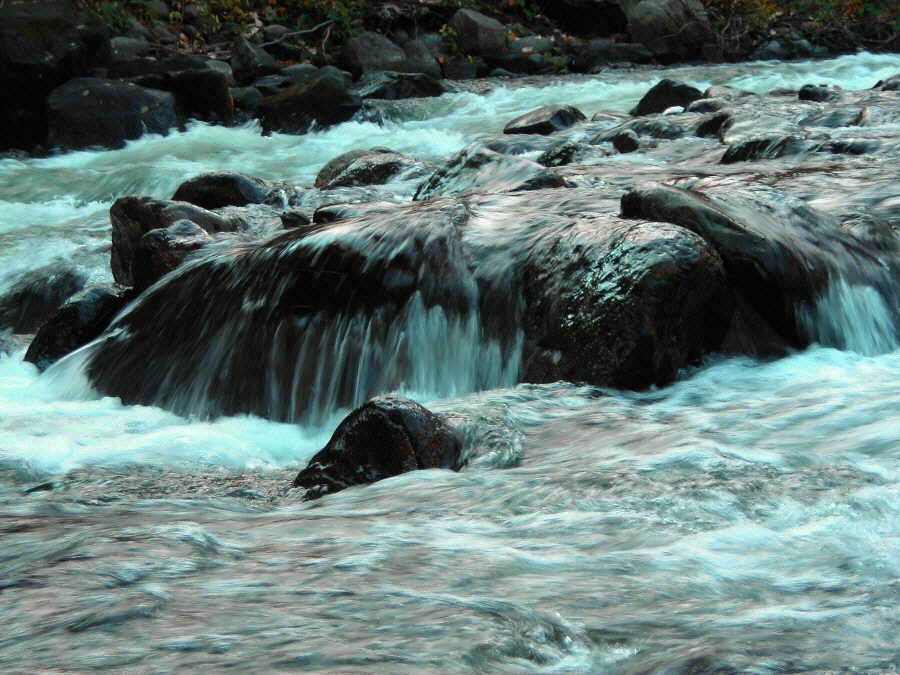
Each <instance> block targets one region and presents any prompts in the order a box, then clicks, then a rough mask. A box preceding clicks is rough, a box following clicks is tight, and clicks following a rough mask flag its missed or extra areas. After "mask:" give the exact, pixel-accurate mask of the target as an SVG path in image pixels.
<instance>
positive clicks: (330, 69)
mask: <svg viewBox="0 0 900 675" xmlns="http://www.w3.org/2000/svg"><path fill="white" fill-rule="evenodd" d="M312 79H316V80H328V81H330V82H332V83H333V84H334V85H335V86H337V87H341V88H342V89H349V88H350V87H352V86H353V75H351V74H350V73H348V72H347V71H346V70H341V69H340V68H335V67H334V66H322V67H321V68H319V71H318V72H317V73H316V75H315V77H314V78H312ZM304 81H305V80H304Z"/></svg>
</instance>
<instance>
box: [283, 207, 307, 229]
mask: <svg viewBox="0 0 900 675" xmlns="http://www.w3.org/2000/svg"><path fill="white" fill-rule="evenodd" d="M310 223H312V220H311V219H310V217H309V216H308V215H306V213H305V212H303V211H297V210H292V211H285V212H284V213H282V214H281V225H282V227H284V229H285V230H292V229H295V228H298V227H306V226H307V225H309V224H310Z"/></svg>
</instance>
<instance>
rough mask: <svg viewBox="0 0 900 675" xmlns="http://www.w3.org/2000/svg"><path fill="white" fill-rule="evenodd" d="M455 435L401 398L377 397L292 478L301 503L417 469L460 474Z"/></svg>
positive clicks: (459, 450)
mask: <svg viewBox="0 0 900 675" xmlns="http://www.w3.org/2000/svg"><path fill="white" fill-rule="evenodd" d="M464 464H465V460H464V459H463V454H462V442H461V441H460V438H459V436H458V435H457V433H456V432H455V431H454V430H453V429H451V428H450V427H449V426H447V424H446V423H444V422H443V421H442V420H441V419H440V418H439V417H438V416H437V415H435V414H434V413H432V412H431V411H429V410H427V409H426V408H424V407H422V406H421V405H419V404H418V403H416V402H415V401H411V400H410V399H408V398H403V397H400V396H379V397H377V398H373V399H371V400H369V401H367V402H366V403H364V404H363V405H362V406H360V407H359V408H357V409H356V410H354V411H353V412H351V413H350V414H349V415H348V416H347V417H346V418H344V421H343V422H341V423H340V425H339V426H338V428H337V430H335V432H334V434H333V435H332V437H331V440H329V441H328V443H327V444H326V445H325V447H324V448H322V449H321V450H320V451H319V452H317V453H316V454H315V455H314V456H313V458H312V459H311V460H310V461H309V465H308V466H307V467H306V468H305V469H303V471H301V472H300V473H299V474H298V475H297V477H296V478H295V479H294V482H293V487H302V488H306V494H305V495H304V500H312V499H319V498H320V497H324V496H325V495H327V494H333V493H335V492H339V491H341V490H344V489H346V488H348V487H352V486H354V485H363V484H366V483H374V482H375V481H379V480H383V479H385V478H390V477H391V476H397V475H399V474H401V473H406V472H408V471H418V470H422V469H449V470H451V471H459V470H460V469H461V468H462V467H463V466H464Z"/></svg>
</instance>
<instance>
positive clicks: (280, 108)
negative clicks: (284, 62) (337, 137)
mask: <svg viewBox="0 0 900 675" xmlns="http://www.w3.org/2000/svg"><path fill="white" fill-rule="evenodd" d="M360 108H362V98H360V97H359V95H358V94H355V93H353V92H351V91H349V90H348V89H347V87H346V86H345V85H344V84H343V83H340V82H338V81H337V80H336V79H334V78H331V77H317V78H316V79H313V80H310V81H308V82H302V83H300V84H296V85H294V86H293V87H291V88H289V89H287V90H286V91H284V92H282V93H280V94H275V95H273V96H267V97H266V98H264V99H263V100H262V101H260V102H259V103H258V104H257V105H256V112H257V115H258V116H259V118H260V121H261V122H262V127H263V132H264V133H272V132H273V131H280V132H283V133H288V134H305V133H306V132H308V131H309V130H310V129H311V128H312V127H313V125H315V126H317V127H320V128H322V127H328V126H331V125H333V124H340V123H341V122H346V121H347V120H349V119H350V118H352V117H353V116H354V115H355V114H356V113H357V112H359V110H360Z"/></svg>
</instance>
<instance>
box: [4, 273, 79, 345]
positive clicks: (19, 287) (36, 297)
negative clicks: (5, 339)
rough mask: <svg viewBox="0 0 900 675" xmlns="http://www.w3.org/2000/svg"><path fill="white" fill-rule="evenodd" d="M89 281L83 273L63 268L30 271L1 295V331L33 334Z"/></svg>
mask: <svg viewBox="0 0 900 675" xmlns="http://www.w3.org/2000/svg"><path fill="white" fill-rule="evenodd" d="M87 280H88V275H87V274H86V273H85V272H83V271H82V270H79V269H75V268H70V267H67V266H61V265H49V266H47V267H41V268H39V269H36V270H32V271H31V272H28V273H27V274H25V275H24V276H22V277H21V278H20V279H18V280H17V281H16V282H15V283H14V284H13V285H12V286H11V287H10V288H8V289H7V290H6V291H4V292H3V293H2V294H0V331H3V330H8V331H11V332H13V333H33V332H34V331H36V330H37V329H38V328H39V327H40V326H41V324H43V323H44V322H45V321H46V320H47V319H48V318H49V317H50V316H51V315H52V314H53V313H54V312H55V311H56V310H57V309H58V308H59V307H60V306H61V305H62V304H63V303H64V302H65V301H66V299H67V298H69V297H70V296H72V295H73V294H75V293H77V292H78V291H80V290H81V289H82V288H84V285H85V283H87Z"/></svg>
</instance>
